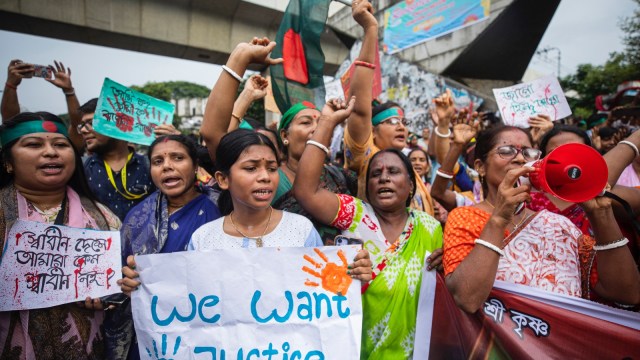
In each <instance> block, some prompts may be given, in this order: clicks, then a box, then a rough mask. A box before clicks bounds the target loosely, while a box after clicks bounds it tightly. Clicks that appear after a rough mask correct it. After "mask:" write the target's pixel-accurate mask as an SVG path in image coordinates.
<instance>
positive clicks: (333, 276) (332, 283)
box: [302, 248, 352, 295]
mask: <svg viewBox="0 0 640 360" xmlns="http://www.w3.org/2000/svg"><path fill="white" fill-rule="evenodd" d="M313 250H314V251H315V252H316V254H318V256H319V257H320V258H321V259H322V260H323V261H324V265H323V264H321V263H319V262H317V261H315V260H314V259H313V258H312V257H311V256H309V255H306V254H305V255H304V256H303V257H304V259H305V260H307V261H308V262H309V263H311V265H313V267H315V268H316V269H321V268H322V270H321V272H318V271H316V270H314V269H311V268H309V267H307V266H303V267H302V270H303V271H304V272H307V273H309V274H311V275H313V276H315V277H317V278H318V279H321V280H322V288H323V289H325V290H327V291H330V292H332V293H335V294H340V295H346V293H347V290H348V289H349V286H350V285H351V281H352V279H351V277H350V276H349V275H348V274H347V258H346V257H345V256H344V252H343V251H342V250H338V257H339V258H340V260H342V266H340V265H338V264H336V263H333V262H329V258H327V255H325V254H324V253H323V252H322V251H321V250H320V249H318V248H316V249H313ZM323 266H324V268H323ZM304 284H305V285H307V286H312V287H317V286H320V284H318V283H317V282H313V281H311V280H308V279H307V281H305V283H304Z"/></svg>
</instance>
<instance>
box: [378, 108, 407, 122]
mask: <svg viewBox="0 0 640 360" xmlns="http://www.w3.org/2000/svg"><path fill="white" fill-rule="evenodd" d="M393 117H397V118H400V119H402V118H403V117H404V111H402V109H400V108H397V107H392V108H388V109H387V110H383V111H380V112H379V113H377V114H376V116H374V117H373V118H372V119H371V123H372V124H373V126H377V125H380V123H381V122H383V121H385V120H387V119H390V118H393Z"/></svg>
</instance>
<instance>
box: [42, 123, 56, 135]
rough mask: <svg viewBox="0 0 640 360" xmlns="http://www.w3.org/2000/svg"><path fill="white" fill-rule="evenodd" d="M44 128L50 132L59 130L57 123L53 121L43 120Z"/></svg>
mask: <svg viewBox="0 0 640 360" xmlns="http://www.w3.org/2000/svg"><path fill="white" fill-rule="evenodd" d="M42 128H43V129H44V130H45V131H48V132H56V131H58V127H57V126H56V124H54V123H53V121H43V122H42Z"/></svg>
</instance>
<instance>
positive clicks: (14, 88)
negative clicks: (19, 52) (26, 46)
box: [0, 59, 34, 121]
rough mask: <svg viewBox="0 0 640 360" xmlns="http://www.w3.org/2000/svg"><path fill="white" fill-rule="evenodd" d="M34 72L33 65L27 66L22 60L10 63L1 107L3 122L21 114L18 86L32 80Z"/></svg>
mask: <svg viewBox="0 0 640 360" xmlns="http://www.w3.org/2000/svg"><path fill="white" fill-rule="evenodd" d="M33 71H34V67H33V65H31V64H25V63H23V62H22V61H21V60H18V59H14V60H11V61H10V62H9V69H8V71H7V82H6V83H5V84H4V92H3V93H2V105H0V107H1V112H2V120H3V121H4V120H7V119H8V118H10V117H12V116H14V115H18V114H19V113H20V103H19V102H18V86H19V85H20V83H21V82H22V79H23V78H30V77H31V76H32V75H33Z"/></svg>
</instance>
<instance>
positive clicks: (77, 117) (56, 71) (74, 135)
mask: <svg viewBox="0 0 640 360" xmlns="http://www.w3.org/2000/svg"><path fill="white" fill-rule="evenodd" d="M53 63H54V64H55V66H51V65H50V66H51V69H53V80H52V79H45V80H47V81H48V82H49V83H51V84H53V85H54V86H56V87H58V88H60V89H61V90H62V93H63V94H64V97H65V100H66V102H67V113H69V139H71V143H72V144H73V147H75V148H76V149H78V150H79V151H80V150H82V148H84V140H83V139H82V135H80V134H79V133H78V132H77V131H76V128H77V127H78V124H80V122H81V121H82V114H80V111H78V109H79V108H80V102H79V101H78V97H77V96H76V91H75V89H74V88H73V84H72V82H71V68H65V66H64V64H63V63H62V62H58V61H55V60H54V61H53Z"/></svg>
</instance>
